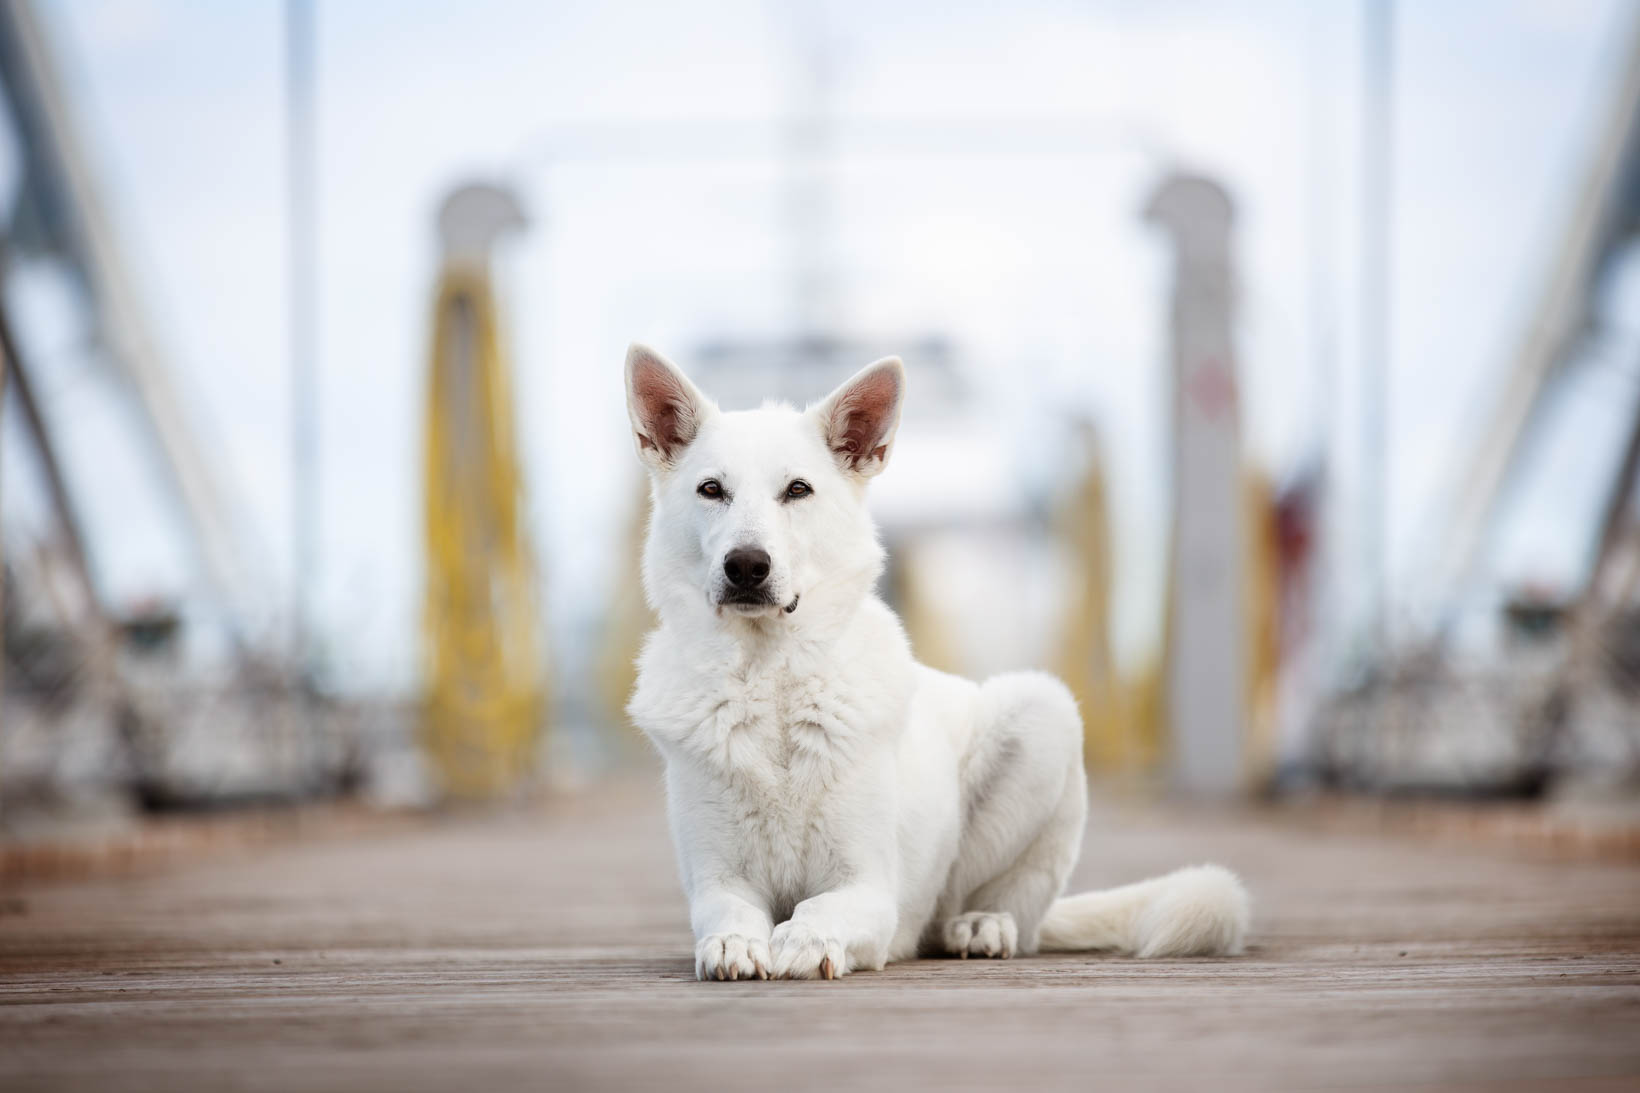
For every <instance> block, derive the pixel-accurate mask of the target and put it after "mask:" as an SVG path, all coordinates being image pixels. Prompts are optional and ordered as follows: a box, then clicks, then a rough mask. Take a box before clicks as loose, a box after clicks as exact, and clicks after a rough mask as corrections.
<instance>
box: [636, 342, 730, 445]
mask: <svg viewBox="0 0 1640 1093" xmlns="http://www.w3.org/2000/svg"><path fill="white" fill-rule="evenodd" d="M711 411H712V404H711V403H710V402H709V401H707V399H706V396H704V395H702V394H701V393H700V392H699V391H697V390H695V385H694V384H692V383H690V382H689V377H688V376H685V375H684V374H683V373H682V372H680V371H678V369H677V366H676V365H674V364H673V363H672V362H671V361H669V360H667V359H666V358H665V357H663V356H661V355H660V354H659V353H657V352H655V351H654V350H653V349H650V348H649V347H648V346H646V345H639V344H638V343H636V342H634V343H632V347H631V348H630V349H628V350H627V351H626V414H627V417H629V418H631V420H632V436H633V440H634V442H635V443H636V444H637V446H638V458H640V459H642V460H643V461H644V463H645V464H646V465H647V466H648V467H650V468H651V469H652V470H661V469H663V468H666V467H670V466H672V465H673V464H674V463H676V462H677V461H678V456H680V455H681V454H682V453H683V450H684V449H685V448H687V447H688V446H689V444H690V443H691V442H692V441H693V440H694V439H695V436H696V434H698V433H699V432H700V426H701V423H702V422H703V421H704V420H705V419H706V416H707V415H708V414H710V413H711Z"/></svg>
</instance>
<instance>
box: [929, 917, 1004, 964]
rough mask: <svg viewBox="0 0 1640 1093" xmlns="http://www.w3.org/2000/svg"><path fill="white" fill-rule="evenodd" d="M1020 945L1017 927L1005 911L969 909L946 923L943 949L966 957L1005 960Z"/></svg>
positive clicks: (965, 958)
mask: <svg viewBox="0 0 1640 1093" xmlns="http://www.w3.org/2000/svg"><path fill="white" fill-rule="evenodd" d="M1018 944H1019V927H1018V926H1016V925H1014V916H1013V915H1010V914H1009V913H1008V912H1007V911H968V912H966V913H964V914H960V915H957V916H956V917H955V918H950V919H947V920H946V922H945V949H946V951H947V952H949V953H951V954H952V955H954V956H960V957H962V958H963V959H964V960H967V959H968V958H969V956H999V957H1001V958H1002V959H1004V960H1006V959H1008V958H1009V957H1011V956H1013V955H1014V949H1015V947H1016V946H1018Z"/></svg>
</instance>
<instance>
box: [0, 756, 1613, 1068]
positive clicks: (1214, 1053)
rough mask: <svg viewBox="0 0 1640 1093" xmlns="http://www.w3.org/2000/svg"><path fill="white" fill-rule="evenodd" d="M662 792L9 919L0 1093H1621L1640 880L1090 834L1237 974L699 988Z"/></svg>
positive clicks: (1086, 971)
mask: <svg viewBox="0 0 1640 1093" xmlns="http://www.w3.org/2000/svg"><path fill="white" fill-rule="evenodd" d="M656 796H657V791H656V790H655V788H654V785H653V781H652V780H642V781H639V782H629V783H625V784H622V785H619V786H614V787H610V788H607V789H604V790H600V791H594V792H591V793H589V794H588V795H586V796H583V797H580V798H577V799H575V800H573V801H565V802H558V803H555V804H553V805H551V806H550V807H547V808H545V809H541V810H537V811H535V812H532V813H530V814H528V815H512V816H508V817H491V818H487V819H480V818H463V819H455V820H451V821H447V822H445V823H442V824H438V825H432V824H427V825H412V826H409V827H406V828H404V829H400V830H394V831H390V832H381V833H376V834H372V835H368V836H363V837H361V836H357V835H355V836H352V837H349V838H347V839H344V840H329V841H314V842H305V843H301V844H296V845H288V846H282V847H274V848H264V849H259V850H255V851H252V852H246V853H243V854H241V855H239V856H235V857H233V858H232V859H231V860H230V859H218V860H214V861H207V862H201V863H198V864H195V865H191V866H186V867H180V868H173V869H170V870H168V871H165V872H160V873H149V874H146V875H141V876H132V877H124V878H110V879H102V880H95V881H84V882H75V883H71V884H68V883H57V884H33V885H30V886H19V885H17V884H12V885H11V886H10V887H9V890H8V891H7V892H6V893H5V894H4V896H3V897H0V1088H4V1089H90V1088H96V1089H145V1090H167V1091H170V1090H181V1089H244V1090H263V1089H267V1090H274V1089H295V1088H304V1089H387V1090H420V1089H429V1090H431V1089H462V1090H467V1091H471V1093H481V1091H488V1090H497V1089H509V1088H530V1089H575V1088H592V1087H607V1088H651V1087H654V1088H666V1089H670V1090H685V1089H759V1090H761V1089H779V1090H786V1089H801V1088H827V1089H836V1088H850V1087H854V1088H881V1089H911V1088H919V1087H924V1088H939V1089H971V1088H1008V1089H1024V1088H1065V1089H1087V1088H1092V1087H1094V1086H1102V1087H1105V1088H1113V1089H1114V1088H1133V1087H1141V1086H1142V1087H1156V1086H1165V1087H1177V1088H1189V1089H1196V1088H1247V1089H1264V1088H1272V1087H1302V1088H1317V1087H1351V1086H1371V1085H1380V1084H1419V1085H1432V1086H1443V1087H1450V1088H1469V1087H1476V1088H1480V1087H1486V1088H1493V1087H1495V1088H1509V1089H1518V1088H1536V1087H1542V1088H1563V1089H1564V1088H1576V1089H1606V1088H1611V1089H1617V1088H1640V867H1636V866H1634V865H1611V864H1608V865H1597V864H1556V863H1552V862H1543V861H1529V860H1520V859H1517V858H1511V857H1507V856H1503V855H1500V854H1497V853H1490V854H1489V853H1484V852H1477V851H1467V850H1458V849H1453V848H1451V847H1445V846H1440V847H1437V846H1431V845H1427V844H1423V843H1418V842H1415V841H1411V840H1407V839H1395V838H1388V837H1350V836H1343V835H1339V834H1336V833H1327V834H1321V833H1316V832H1309V831H1306V830H1304V829H1302V828H1301V827H1298V826H1295V825H1294V824H1293V823H1292V822H1291V820H1290V819H1288V820H1276V819H1271V818H1266V817H1260V816H1257V815H1245V814H1244V815H1239V816H1238V815H1226V814H1222V813H1207V812H1202V813H1178V812H1170V813H1165V814H1161V813H1154V812H1142V811H1126V810H1123V809H1119V808H1105V809H1103V810H1101V811H1100V812H1099V813H1098V814H1096V816H1095V821H1094V827H1093V829H1092V831H1091V832H1090V838H1089V840H1088V844H1087V848H1086V850H1085V851H1084V863H1083V866H1082V868H1081V870H1080V872H1079V875H1078V877H1077V887H1085V886H1091V885H1104V884H1108V883H1115V882H1118V881H1122V880H1127V879H1132V878H1135V877H1138V876H1142V875H1146V874H1149V873H1153V872H1156V871H1159V870H1161V869H1164V868H1168V867H1171V866H1173V865H1177V864H1180V863H1183V862H1189V861H1201V860H1219V861H1223V862H1225V863H1227V864H1230V865H1232V866H1234V867H1236V868H1238V869H1239V870H1241V871H1242V873H1243V874H1244V876H1245V877H1246V879H1247V880H1248V883H1249V885H1250V886H1251V888H1252V889H1253V891H1254V895H1255V899H1256V920H1255V935H1254V938H1253V942H1254V943H1253V948H1252V951H1251V953H1250V954H1249V955H1247V956H1245V957H1242V958H1240V959H1233V960H1175V961H1153V962H1140V961H1132V960H1119V959H1111V958H1106V957H1098V956H1072V957H1063V956H1056V957H1052V958H1046V957H1043V958H1032V959H1019V960H1013V961H1007V962H986V961H962V962H958V961H925V962H921V963H916V964H911V965H904V966H897V967H892V968H890V969H889V970H887V971H886V972H883V973H879V974H862V975H856V976H851V977H849V978H847V979H844V980H841V981H838V982H833V983H825V982H816V983H761V982H752V983H710V984H702V983H696V982H694V981H693V980H692V978H691V965H690V959H689V941H688V936H687V931H686V927H685V916H684V909H683V905H682V901H681V899H680V898H679V896H678V894H677V889H676V881H675V878H674V872H673V866H672V861H671V856H670V849H669V847H668V845H667V841H666V835H665V830H664V824H663V821H662V819H661V817H660V813H659V810H658V801H657V799H656Z"/></svg>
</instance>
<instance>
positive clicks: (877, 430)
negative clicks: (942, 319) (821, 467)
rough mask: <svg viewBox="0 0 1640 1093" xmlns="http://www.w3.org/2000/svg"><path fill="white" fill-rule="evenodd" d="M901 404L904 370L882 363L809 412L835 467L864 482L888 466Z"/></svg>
mask: <svg viewBox="0 0 1640 1093" xmlns="http://www.w3.org/2000/svg"><path fill="white" fill-rule="evenodd" d="M904 401H905V365H903V364H901V363H900V358H898V357H884V358H883V359H882V360H880V361H878V362H877V363H875V364H868V365H866V366H865V367H864V368H862V369H860V371H858V372H856V373H855V374H854V375H853V376H851V377H850V378H849V379H848V381H847V382H845V383H844V384H843V385H842V386H841V387H839V388H837V390H835V391H833V392H832V393H831V394H830V395H827V396H826V400H825V401H824V402H822V403H821V404H820V405H819V406H817V407H815V408H814V409H813V410H811V411H810V412H811V413H812V414H814V415H815V417H816V418H817V419H818V421H819V424H820V435H821V436H822V437H823V438H824V439H825V442H826V447H827V448H830V449H831V454H832V457H833V458H835V459H836V460H837V465H838V466H840V467H841V468H842V469H843V470H845V471H848V472H850V473H852V474H857V475H859V476H860V477H862V478H870V477H871V476H873V475H875V474H877V473H879V472H880V471H882V469H883V467H884V466H886V465H887V463H888V453H889V451H890V450H891V449H892V448H893V447H894V433H895V431H896V430H897V429H899V427H900V405H901V403H902V402H904Z"/></svg>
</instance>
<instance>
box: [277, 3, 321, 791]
mask: <svg viewBox="0 0 1640 1093" xmlns="http://www.w3.org/2000/svg"><path fill="white" fill-rule="evenodd" d="M285 140H286V164H287V171H288V174H287V177H286V187H287V189H286V199H287V217H288V220H287V228H288V231H289V247H290V269H289V275H290V282H289V292H290V300H289V306H290V371H291V585H290V596H291V600H290V626H291V668H292V670H293V672H294V673H295V678H296V691H297V703H298V707H299V713H298V722H299V724H298V731H297V739H298V749H299V755H300V760H299V762H300V765H301V770H300V775H299V776H300V777H302V778H304V779H306V778H308V777H310V776H311V775H312V773H313V771H312V770H311V769H310V764H309V762H308V759H309V758H310V757H311V755H312V747H311V745H312V742H313V737H314V725H313V705H312V701H311V700H312V682H313V679H312V676H313V667H314V666H313V663H312V620H311V617H310V615H309V604H308V589H309V587H310V586H311V585H312V583H313V582H314V579H315V575H316V566H317V563H318V525H319V511H318V473H317V471H318V450H317V449H318V437H317V420H318V402H319V393H318V387H317V382H316V369H315V357H316V355H317V353H316V339H315V335H316V331H317V326H318V296H317V292H316V289H317V264H316V257H317V253H316V242H315V237H316V232H315V223H314V211H315V190H316V169H315V163H316V149H315V139H314V19H313V3H312V0H286V3H285Z"/></svg>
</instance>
